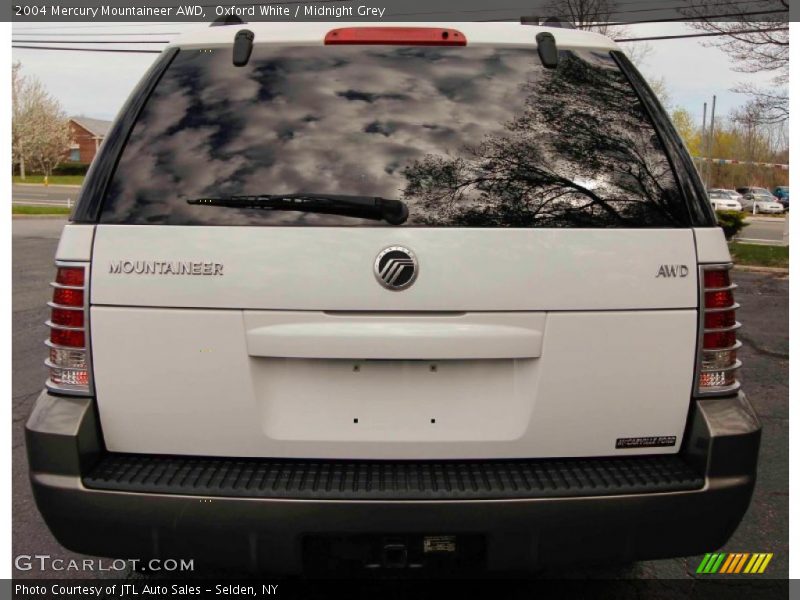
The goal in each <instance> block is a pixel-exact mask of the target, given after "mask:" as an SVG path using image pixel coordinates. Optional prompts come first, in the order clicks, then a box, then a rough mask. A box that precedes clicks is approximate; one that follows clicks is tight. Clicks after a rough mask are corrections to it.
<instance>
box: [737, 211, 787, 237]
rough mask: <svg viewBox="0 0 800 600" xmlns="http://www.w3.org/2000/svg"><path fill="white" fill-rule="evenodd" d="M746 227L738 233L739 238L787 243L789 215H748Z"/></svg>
mask: <svg viewBox="0 0 800 600" xmlns="http://www.w3.org/2000/svg"><path fill="white" fill-rule="evenodd" d="M746 222H747V227H745V228H744V229H743V230H742V231H741V233H740V234H739V239H741V240H743V241H744V240H760V241H770V242H784V243H786V244H788V243H789V215H788V214H787V215H786V216H785V217H783V218H781V217H755V218H753V217H749V218H748V219H746Z"/></svg>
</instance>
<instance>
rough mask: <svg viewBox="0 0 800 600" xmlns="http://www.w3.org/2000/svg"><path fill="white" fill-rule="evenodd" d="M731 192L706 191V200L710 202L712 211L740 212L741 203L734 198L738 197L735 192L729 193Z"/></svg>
mask: <svg viewBox="0 0 800 600" xmlns="http://www.w3.org/2000/svg"><path fill="white" fill-rule="evenodd" d="M730 192H731V190H708V199H709V200H710V201H711V206H712V207H713V208H714V210H735V211H737V212H741V211H742V203H741V202H739V200H738V199H737V198H736V197H734V195H735V196H738V197H741V196H739V194H736V192H733V194H731V193H730Z"/></svg>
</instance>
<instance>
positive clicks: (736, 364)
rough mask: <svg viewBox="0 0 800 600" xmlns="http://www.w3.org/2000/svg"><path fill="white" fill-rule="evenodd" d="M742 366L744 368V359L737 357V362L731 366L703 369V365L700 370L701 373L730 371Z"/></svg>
mask: <svg viewBox="0 0 800 600" xmlns="http://www.w3.org/2000/svg"><path fill="white" fill-rule="evenodd" d="M741 368H742V361H740V360H739V359H738V358H737V359H736V362H735V363H733V364H732V365H731V366H730V367H720V368H718V369H703V368H702V367H701V369H700V372H701V373H727V372H728V371H735V370H737V369H741Z"/></svg>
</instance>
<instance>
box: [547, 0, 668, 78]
mask: <svg viewBox="0 0 800 600" xmlns="http://www.w3.org/2000/svg"><path fill="white" fill-rule="evenodd" d="M616 9H617V3H616V2H615V0H546V1H545V5H544V10H545V12H546V13H547V16H548V17H554V18H557V19H559V20H561V21H567V22H570V23H572V24H573V25H575V27H577V28H578V29H582V30H584V31H594V32H595V33H599V34H601V35H604V36H606V37H610V38H612V39H613V38H623V37H629V32H628V29H627V28H626V27H624V26H621V25H619V24H612V23H613V21H614V20H613V14H614V12H615V11H616ZM652 51H653V49H652V48H651V47H650V45H649V44H646V43H644V42H638V43H635V44H627V45H626V48H625V53H626V54H627V55H628V58H630V59H631V61H632V62H634V63H636V64H639V63H642V62H644V61H645V59H646V58H647V56H648V55H649V54H650V53H651V52H652Z"/></svg>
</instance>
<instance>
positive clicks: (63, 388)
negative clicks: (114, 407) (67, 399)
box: [44, 377, 92, 396]
mask: <svg viewBox="0 0 800 600" xmlns="http://www.w3.org/2000/svg"><path fill="white" fill-rule="evenodd" d="M44 387H46V388H47V390H48V391H50V392H53V393H55V394H62V395H66V396H91V395H92V392H91V390H89V389H88V388H87V386H85V385H72V384H69V383H53V382H52V381H51V380H50V378H49V377H48V378H47V381H45V382H44Z"/></svg>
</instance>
